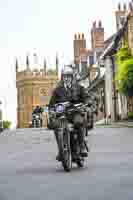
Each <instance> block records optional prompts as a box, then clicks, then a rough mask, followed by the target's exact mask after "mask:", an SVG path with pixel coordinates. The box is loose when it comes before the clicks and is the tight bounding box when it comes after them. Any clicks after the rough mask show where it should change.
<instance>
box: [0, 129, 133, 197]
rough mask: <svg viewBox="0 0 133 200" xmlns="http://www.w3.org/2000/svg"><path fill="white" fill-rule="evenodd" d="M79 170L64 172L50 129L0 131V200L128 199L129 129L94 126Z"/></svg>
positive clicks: (132, 148)
mask: <svg viewBox="0 0 133 200" xmlns="http://www.w3.org/2000/svg"><path fill="white" fill-rule="evenodd" d="M89 133H90V135H89V137H88V143H89V146H90V148H91V152H90V153H89V157H88V159H87V161H86V163H85V167H84V168H83V169H78V168H77V167H76V165H74V166H73V169H72V171H71V172H70V173H66V172H64V170H63V168H62V166H61V164H60V163H58V162H57V161H56V160H55V157H56V151H57V147H56V143H55V140H54V135H53V132H52V131H47V130H44V129H38V130H37V129H25V130H24V129H23V130H17V131H10V132H8V131H6V132H4V133H3V134H1V135H0V200H56V199H57V200H133V128H102V127H99V128H95V129H93V130H92V131H90V132H89Z"/></svg>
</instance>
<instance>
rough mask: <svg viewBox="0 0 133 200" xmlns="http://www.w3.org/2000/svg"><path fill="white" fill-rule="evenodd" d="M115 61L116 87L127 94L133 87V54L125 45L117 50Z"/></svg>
mask: <svg viewBox="0 0 133 200" xmlns="http://www.w3.org/2000/svg"><path fill="white" fill-rule="evenodd" d="M116 63H117V72H116V77H115V78H116V83H117V88H118V90H119V91H120V92H121V93H123V94H125V95H128V90H129V89H131V88H133V56H132V55H131V53H130V51H129V49H128V47H127V46H125V47H123V48H121V49H120V50H119V51H118V52H117V54H116Z"/></svg>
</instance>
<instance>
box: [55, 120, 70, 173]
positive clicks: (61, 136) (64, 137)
mask: <svg viewBox="0 0 133 200" xmlns="http://www.w3.org/2000/svg"><path fill="white" fill-rule="evenodd" d="M58 140H59V146H60V152H61V157H62V159H61V162H62V166H63V168H64V170H65V171H66V172H69V171H70V170H71V168H72V158H71V148H70V134H69V131H68V130H67V129H66V126H65V123H64V122H62V123H61V128H60V129H59V131H58Z"/></svg>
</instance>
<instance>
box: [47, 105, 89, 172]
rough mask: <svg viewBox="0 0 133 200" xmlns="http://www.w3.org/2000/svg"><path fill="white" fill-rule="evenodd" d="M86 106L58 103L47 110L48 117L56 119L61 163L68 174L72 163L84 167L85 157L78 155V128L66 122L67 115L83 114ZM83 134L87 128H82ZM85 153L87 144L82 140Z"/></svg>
mask: <svg viewBox="0 0 133 200" xmlns="http://www.w3.org/2000/svg"><path fill="white" fill-rule="evenodd" d="M86 106H87V104H82V103H79V104H73V105H71V104H70V103H69V102H64V103H58V104H56V105H55V106H54V107H53V108H50V109H49V116H50V118H49V119H51V117H52V120H54V119H55V118H56V119H58V128H57V131H58V142H59V148H60V153H61V162H62V166H63V168H64V170H65V171H67V172H69V171H70V170H71V168H72V163H73V162H74V163H76V164H77V166H78V167H83V166H84V161H85V157H84V156H81V154H80V152H81V151H80V145H79V140H78V131H79V129H78V128H75V127H74V124H72V123H70V122H69V121H68V115H72V113H73V112H74V113H75V112H77V113H79V112H80V113H81V111H82V112H83V113H85V112H84V111H85V108H86ZM83 130H84V134H86V131H87V127H84V129H83ZM84 144H85V147H86V150H87V152H88V151H89V150H88V146H87V142H86V141H85V140H84Z"/></svg>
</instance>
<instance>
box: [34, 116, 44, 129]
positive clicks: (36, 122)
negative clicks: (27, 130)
mask: <svg viewBox="0 0 133 200" xmlns="http://www.w3.org/2000/svg"><path fill="white" fill-rule="evenodd" d="M40 127H42V119H41V117H40V115H39V114H32V128H40Z"/></svg>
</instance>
